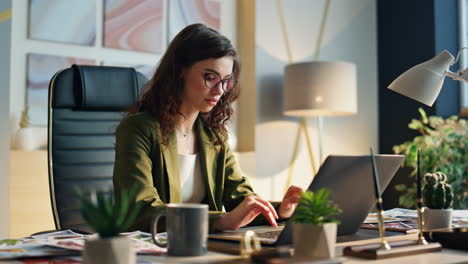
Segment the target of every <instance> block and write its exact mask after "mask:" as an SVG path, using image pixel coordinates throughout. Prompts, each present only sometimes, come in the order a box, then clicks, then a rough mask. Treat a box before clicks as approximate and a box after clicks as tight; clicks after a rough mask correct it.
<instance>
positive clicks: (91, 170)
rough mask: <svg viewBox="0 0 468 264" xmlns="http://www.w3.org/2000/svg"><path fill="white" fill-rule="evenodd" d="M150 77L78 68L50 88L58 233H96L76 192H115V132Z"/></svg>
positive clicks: (119, 70) (63, 74) (63, 73)
mask: <svg viewBox="0 0 468 264" xmlns="http://www.w3.org/2000/svg"><path fill="white" fill-rule="evenodd" d="M146 82H147V78H146V77H145V76H144V75H143V74H141V73H139V72H136V71H135V69H133V68H121V67H105V66H78V65H73V66H72V67H70V68H67V69H64V70H61V71H59V72H57V73H56V74H55V75H54V77H53V78H52V80H51V81H50V84H49V111H48V113H49V116H48V163H49V184H50V195H51V200H52V211H53V215H54V220H55V226H56V228H57V229H73V230H77V231H84V232H90V231H92V230H91V228H90V227H89V226H87V225H86V223H85V221H84V219H83V218H82V217H81V214H80V201H79V197H78V195H77V192H76V188H78V189H79V190H80V191H81V192H82V193H88V192H93V191H109V190H112V174H113V168H114V159H115V157H114V156H115V151H114V147H115V135H114V132H115V129H116V128H117V126H118V124H119V122H120V120H121V119H122V117H123V116H124V112H123V110H125V109H127V108H128V107H129V106H131V105H133V104H134V103H135V102H136V100H137V98H138V95H139V94H140V91H141V90H142V87H143V86H144V84H145V83H146Z"/></svg>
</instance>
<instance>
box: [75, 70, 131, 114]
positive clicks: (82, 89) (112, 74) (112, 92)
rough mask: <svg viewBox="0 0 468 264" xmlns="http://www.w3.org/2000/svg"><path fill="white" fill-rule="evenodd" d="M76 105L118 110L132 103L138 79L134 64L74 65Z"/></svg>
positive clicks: (80, 108)
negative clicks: (110, 65)
mask: <svg viewBox="0 0 468 264" xmlns="http://www.w3.org/2000/svg"><path fill="white" fill-rule="evenodd" d="M72 68H73V70H74V75H75V77H74V80H75V83H74V86H75V89H74V90H75V97H76V103H77V104H76V109H78V110H99V111H115V110H122V109H125V108H127V107H129V106H131V105H133V104H134V103H135V102H136V101H137V98H138V94H139V83H138V78H137V72H136V71H135V69H133V68H123V67H103V66H84V65H73V66H72Z"/></svg>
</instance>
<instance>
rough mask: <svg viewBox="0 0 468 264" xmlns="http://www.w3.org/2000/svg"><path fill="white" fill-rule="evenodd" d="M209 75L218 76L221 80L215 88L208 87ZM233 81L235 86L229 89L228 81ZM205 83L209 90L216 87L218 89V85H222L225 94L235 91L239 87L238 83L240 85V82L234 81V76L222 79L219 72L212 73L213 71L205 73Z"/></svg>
mask: <svg viewBox="0 0 468 264" xmlns="http://www.w3.org/2000/svg"><path fill="white" fill-rule="evenodd" d="M208 74H214V75H216V76H218V78H219V81H218V82H217V83H216V84H215V85H214V86H213V87H210V86H209V85H208V83H207V81H208V80H207V78H206V76H207V75H208ZM231 80H232V81H234V85H233V86H232V87H231V88H230V89H227V82H228V81H231ZM203 81H204V82H205V86H206V88H208V89H213V88H216V87H218V85H219V84H220V83H221V89H223V91H224V92H225V93H227V92H230V91H232V89H234V87H236V85H237V83H238V81H237V80H236V79H234V76H231V77H228V78H224V79H221V75H219V74H218V73H217V72H211V71H210V72H205V73H203Z"/></svg>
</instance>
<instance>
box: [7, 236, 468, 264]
mask: <svg viewBox="0 0 468 264" xmlns="http://www.w3.org/2000/svg"><path fill="white" fill-rule="evenodd" d="M372 231H375V230H372ZM372 231H369V230H365V231H363V230H361V231H360V232H358V233H357V234H355V235H352V236H347V237H340V238H339V239H338V243H337V245H336V258H335V260H337V261H339V262H341V263H345V264H348V263H349V264H354V263H356V264H357V263H381V264H396V263H398V264H400V263H410V264H419V263H421V264H423V263H424V264H432V263H434V264H436V263H437V264H439V263H468V251H461V250H452V249H445V248H444V249H443V250H442V251H441V252H435V253H426V254H420V255H412V256H406V257H398V258H392V259H384V260H366V259H359V258H355V257H348V256H343V255H342V251H343V248H344V247H346V246H350V245H361V244H366V243H375V242H378V241H380V240H379V239H378V238H375V235H376V232H372ZM388 233H389V234H388V235H390V236H389V237H387V240H388V241H396V240H402V239H415V238H417V235H416V234H409V235H403V234H402V235H399V234H398V233H397V234H395V232H388ZM370 237H371V238H370ZM369 238H370V239H369ZM349 240H354V241H349ZM213 243H219V242H210V244H213ZM222 243H225V244H226V245H227V246H228V248H230V250H231V252H232V250H233V248H235V247H238V244H236V243H233V242H222ZM138 260H139V261H138V262H139V263H145V264H146V263H251V262H248V261H243V260H242V259H241V258H240V257H239V256H238V255H232V254H225V253H218V252H209V254H208V255H207V256H202V257H190V258H181V257H167V256H138ZM3 263H5V264H6V263H16V264H20V263H25V264H27V263H34V264H46V263H47V264H52V263H57V264H59V263H60V264H76V263H81V260H80V258H79V257H78V258H77V257H75V258H66V259H63V258H62V259H56V260H51V259H44V260H43V261H41V260H39V259H33V260H29V261H28V260H25V261H0V264H3ZM267 263H268V262H267ZM271 263H275V264H280V263H305V262H294V260H293V259H291V258H284V259H275V260H274V262H273V261H272V262H271ZM308 263H310V262H308ZM320 263H326V262H320Z"/></svg>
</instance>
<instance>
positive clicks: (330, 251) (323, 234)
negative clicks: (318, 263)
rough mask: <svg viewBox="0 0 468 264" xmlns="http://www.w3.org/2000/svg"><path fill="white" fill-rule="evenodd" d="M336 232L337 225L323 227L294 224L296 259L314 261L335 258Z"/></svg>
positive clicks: (329, 224) (328, 224)
mask: <svg viewBox="0 0 468 264" xmlns="http://www.w3.org/2000/svg"><path fill="white" fill-rule="evenodd" d="M336 230H337V224H336V223H327V224H324V225H322V226H315V225H309V224H293V246H294V257H295V258H299V259H313V260H318V259H331V258H334V257H335V244H336Z"/></svg>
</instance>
